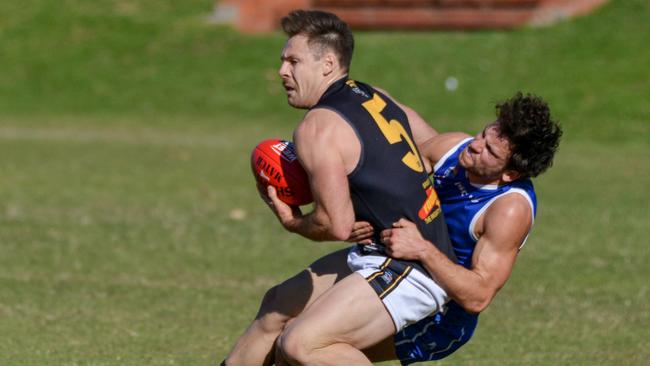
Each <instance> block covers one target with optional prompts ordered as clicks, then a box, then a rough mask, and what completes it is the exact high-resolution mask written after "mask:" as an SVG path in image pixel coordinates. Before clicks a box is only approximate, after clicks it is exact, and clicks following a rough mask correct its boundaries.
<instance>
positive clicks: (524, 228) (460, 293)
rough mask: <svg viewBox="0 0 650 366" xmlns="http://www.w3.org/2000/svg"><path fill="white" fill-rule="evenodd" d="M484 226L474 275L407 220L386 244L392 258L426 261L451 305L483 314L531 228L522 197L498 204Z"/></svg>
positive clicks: (481, 224)
mask: <svg viewBox="0 0 650 366" xmlns="http://www.w3.org/2000/svg"><path fill="white" fill-rule="evenodd" d="M479 221H482V222H479V223H478V225H477V233H476V234H477V235H479V236H480V239H479V240H478V242H477V244H476V249H475V251H474V255H473V257H472V267H471V269H466V268H464V267H462V266H460V265H457V264H455V263H453V262H451V261H450V260H449V259H447V257H446V256H445V255H444V254H442V253H441V252H440V251H439V250H437V249H436V248H435V247H434V246H433V245H431V244H430V243H429V242H427V241H426V240H424V239H422V237H421V236H420V233H419V232H418V231H417V229H416V228H415V225H413V224H412V223H411V222H409V221H407V220H404V219H402V220H400V221H398V222H397V223H395V227H394V228H393V229H389V230H385V231H384V232H382V241H383V242H384V244H386V246H387V249H388V252H389V254H390V255H391V256H393V257H395V258H403V259H413V260H419V261H421V262H422V263H423V264H424V266H425V267H426V269H427V270H428V271H429V273H430V274H431V275H432V277H433V278H434V279H435V280H436V281H437V282H438V283H439V284H440V285H441V286H442V287H443V288H444V289H445V290H446V291H447V293H448V294H449V296H450V297H451V298H452V299H454V300H455V301H456V302H457V303H458V304H459V305H460V306H462V307H463V308H465V309H466V310H467V311H470V312H473V313H480V312H481V311H483V310H484V309H485V308H486V307H487V306H488V305H489V304H490V302H491V301H492V299H493V298H494V296H495V295H496V293H497V292H498V291H499V290H500V289H501V287H503V285H504V284H505V282H506V281H507V279H508V277H509V276H510V273H511V272H512V268H513V266H514V263H515V260H516V258H517V253H518V252H519V247H520V246H521V243H522V242H523V240H524V239H525V237H526V235H527V234H528V231H529V230H530V227H531V225H532V212H531V208H530V205H529V204H528V202H527V201H526V200H525V199H524V198H523V197H521V196H520V195H518V194H509V195H506V196H505V197H502V198H499V199H498V200H497V201H495V203H493V204H492V205H491V206H490V207H489V208H488V209H487V210H486V212H485V213H484V214H483V215H482V217H481V219H480V220H479Z"/></svg>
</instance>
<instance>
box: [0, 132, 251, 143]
mask: <svg viewBox="0 0 650 366" xmlns="http://www.w3.org/2000/svg"><path fill="white" fill-rule="evenodd" d="M0 139H2V140H30V141H49V142H62V143H98V142H99V143H120V144H133V145H159V146H207V147H217V148H226V147H231V146H234V145H236V144H238V143H239V141H238V140H236V139H233V138H232V137H231V136H225V135H201V136H199V135H192V134H187V133H182V132H180V133H174V132H161V131H160V130H153V129H150V130H147V129H136V130H135V131H133V130H114V129H98V128H93V129H90V128H84V129H73V128H22V127H0Z"/></svg>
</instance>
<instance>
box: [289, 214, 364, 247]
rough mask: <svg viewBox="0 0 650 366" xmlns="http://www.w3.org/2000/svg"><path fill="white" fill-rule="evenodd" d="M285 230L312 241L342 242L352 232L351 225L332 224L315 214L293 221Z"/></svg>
mask: <svg viewBox="0 0 650 366" xmlns="http://www.w3.org/2000/svg"><path fill="white" fill-rule="evenodd" d="M352 224H353V223H352ZM285 228H286V229H287V230H289V231H291V232H293V233H296V234H298V235H301V236H304V237H305V238H307V239H311V240H314V241H342V240H345V239H347V238H348V237H349V236H350V233H351V231H352V225H351V224H350V225H346V223H344V222H334V221H332V220H330V219H329V217H327V216H324V215H322V214H318V213H316V212H312V213H310V214H308V215H305V216H302V217H299V218H296V219H294V220H293V221H292V222H290V223H288V224H287V225H285Z"/></svg>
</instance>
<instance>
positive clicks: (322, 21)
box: [224, 11, 456, 366]
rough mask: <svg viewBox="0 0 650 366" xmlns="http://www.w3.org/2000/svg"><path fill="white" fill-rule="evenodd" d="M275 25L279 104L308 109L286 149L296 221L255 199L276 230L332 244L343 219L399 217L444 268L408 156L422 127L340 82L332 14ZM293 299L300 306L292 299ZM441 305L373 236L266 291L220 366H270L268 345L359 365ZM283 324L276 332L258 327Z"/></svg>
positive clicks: (422, 187) (430, 205)
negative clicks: (310, 200) (296, 194)
mask: <svg viewBox="0 0 650 366" xmlns="http://www.w3.org/2000/svg"><path fill="white" fill-rule="evenodd" d="M282 26H283V29H284V31H285V32H286V33H287V35H288V36H289V39H288V41H287V43H286V45H285V47H284V49H283V51H282V54H281V62H282V63H281V67H280V69H279V75H280V77H281V79H282V84H283V86H284V88H285V90H286V94H287V99H288V102H289V104H290V105H291V106H292V107H295V108H303V109H308V112H307V113H306V114H305V116H304V119H303V120H302V121H301V122H300V123H299V125H298V126H297V128H296V129H295V131H294V143H295V145H296V149H297V153H298V157H299V159H300V162H301V163H302V165H303V167H304V168H305V170H306V172H307V174H308V175H309V179H310V185H311V189H312V193H313V197H314V206H313V210H312V211H311V212H309V213H306V214H303V213H302V212H300V210H299V209H298V208H293V209H289V210H287V209H286V207H278V206H279V201H277V197H276V194H275V192H274V191H273V188H270V189H269V190H268V191H267V192H262V195H263V198H264V199H265V201H266V202H267V203H268V204H269V206H270V207H271V208H272V209H273V212H274V213H275V214H276V216H277V217H278V219H279V221H280V222H281V224H282V225H283V226H284V228H285V229H287V230H288V231H291V232H294V233H297V234H300V235H302V236H304V237H306V238H309V239H312V240H315V241H340V240H345V239H347V238H348V237H349V236H350V234H351V231H352V227H353V224H354V222H355V221H367V222H369V223H370V224H371V225H372V226H373V229H374V232H376V233H380V232H382V230H384V229H388V228H391V227H392V225H393V223H394V222H396V221H398V220H399V219H401V218H406V219H408V220H409V221H410V222H413V223H414V224H415V225H416V226H417V228H418V230H419V231H420V232H421V233H422V235H423V237H424V238H426V240H427V242H429V243H431V245H434V246H436V247H437V249H438V250H439V251H440V252H441V253H443V255H445V256H446V257H447V258H448V259H449V260H450V261H452V262H455V261H456V257H455V254H454V251H453V249H452V247H451V243H450V240H449V235H448V233H447V228H446V225H445V222H444V217H443V215H442V212H441V209H440V202H439V200H438V197H437V195H436V192H435V190H434V189H433V184H432V182H431V180H430V178H429V176H428V174H427V170H428V169H429V168H430V167H429V166H426V165H425V162H423V160H422V159H421V157H420V154H419V152H418V150H417V148H416V146H417V144H418V143H421V142H423V141H418V140H415V139H414V137H413V136H414V135H415V136H418V138H419V139H421V140H426V139H428V138H429V137H430V136H431V135H432V134H434V131H433V130H432V129H431V128H430V127H429V126H428V125H427V124H426V123H425V122H424V121H423V120H422V119H421V118H420V117H419V116H417V114H416V113H415V112H414V111H412V110H411V109H409V108H407V107H405V106H402V105H400V104H398V103H397V102H395V101H394V100H393V99H392V98H391V97H390V96H389V95H387V94H386V93H384V92H382V91H381V90H378V89H376V88H373V87H372V86H370V85H368V84H365V83H362V82H358V81H354V80H352V79H350V78H349V77H348V71H349V66H350V60H351V57H352V50H353V43H354V42H353V38H352V34H351V32H350V31H349V29H348V27H347V25H346V24H345V23H344V22H342V21H341V20H340V19H338V17H336V16H335V15H333V14H331V13H326V12H321V11H294V12H292V13H290V14H289V15H288V16H287V17H285V18H283V21H282ZM346 259H347V267H346V268H340V269H339V270H338V271H332V268H331V267H330V268H328V271H325V272H321V271H320V270H319V263H325V262H326V263H329V265H331V263H346ZM350 273H351V274H350ZM348 274H349V275H348ZM297 290H300V291H297ZM294 291H295V293H298V294H304V298H298V299H297V298H294V297H292V293H294ZM278 298H280V301H278ZM448 299H449V298H448V295H447V294H446V292H445V290H444V289H443V288H442V287H441V286H440V285H438V284H437V283H436V281H434V280H433V279H432V278H431V275H430V274H429V272H427V270H426V269H425V268H424V267H423V266H422V265H421V264H420V263H419V262H417V261H404V260H397V259H394V258H390V257H389V256H388V255H387V254H386V253H385V251H384V247H383V246H382V245H381V244H380V241H379V238H378V237H377V238H375V240H374V244H373V245H367V246H356V245H355V246H353V247H352V248H350V249H346V250H343V251H338V252H335V253H332V254H330V255H329V256H327V257H326V258H325V261H324V262H323V261H317V262H316V263H314V264H313V265H312V266H310V267H309V268H308V269H307V270H305V271H303V272H301V273H299V274H298V275H296V276H294V277H293V278H291V279H289V280H287V281H286V282H285V283H283V284H282V285H279V286H276V287H275V288H273V289H271V290H270V291H269V292H268V293H267V295H266V296H265V299H264V301H263V306H262V309H263V311H261V312H260V314H258V317H257V318H256V320H255V321H253V323H252V324H251V326H250V327H249V328H248V329H247V331H246V332H245V333H244V335H242V336H241V337H240V339H239V340H238V342H237V344H236V345H235V347H234V349H233V350H232V352H231V353H230V355H229V356H228V358H227V360H226V361H225V362H224V364H227V365H229V366H232V365H260V364H263V363H270V362H272V361H271V359H270V357H271V353H272V349H273V345H274V342H275V341H276V338H277V339H278V347H279V350H280V352H281V353H282V356H283V358H284V359H286V361H287V362H289V363H290V364H314V365H321V364H322V365H328V364H336V365H370V364H371V363H370V361H369V360H368V358H367V357H366V356H365V355H364V354H363V353H362V352H361V351H359V350H361V349H364V348H368V347H370V346H372V345H374V344H377V343H378V342H380V341H382V340H383V339H385V338H387V337H389V336H390V335H392V334H395V333H396V332H398V331H400V330H401V329H403V328H404V327H405V326H407V325H408V324H411V323H414V322H417V321H418V320H420V319H422V318H424V317H426V316H429V315H431V314H432V313H436V312H438V311H440V310H442V308H443V306H444V305H445V303H446V302H447V301H448ZM264 303H266V304H269V303H272V304H274V305H273V306H274V307H275V308H273V309H269V308H268V307H267V306H264ZM294 317H295V319H294V320H293V321H292V322H291V323H290V324H289V325H288V326H287V327H286V328H284V329H282V328H278V329H269V327H268V326H269V325H270V326H272V325H273V324H281V325H284V323H283V322H282V321H285V322H286V320H288V319H290V318H294ZM274 318H275V319H274ZM278 320H279V321H278ZM280 333H282V335H281V336H280V337H278V335H280Z"/></svg>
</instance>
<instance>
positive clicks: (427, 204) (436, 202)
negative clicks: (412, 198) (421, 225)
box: [418, 187, 441, 224]
mask: <svg viewBox="0 0 650 366" xmlns="http://www.w3.org/2000/svg"><path fill="white" fill-rule="evenodd" d="M426 193H427V199H426V200H425V201H424V204H423V205H422V208H420V211H419V212H418V217H419V218H420V219H421V220H424V222H425V223H427V224H428V223H430V222H432V221H433V220H435V218H436V217H438V215H440V211H441V209H440V199H439V198H438V194H437V193H436V191H435V190H434V189H433V187H429V188H427V190H426Z"/></svg>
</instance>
